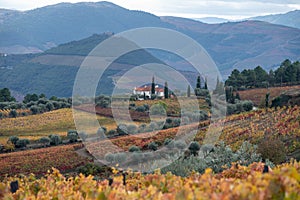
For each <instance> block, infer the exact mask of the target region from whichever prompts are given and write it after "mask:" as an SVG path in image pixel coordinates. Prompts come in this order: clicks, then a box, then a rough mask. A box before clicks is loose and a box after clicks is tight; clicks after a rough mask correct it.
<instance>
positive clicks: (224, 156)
mask: <svg viewBox="0 0 300 200" xmlns="http://www.w3.org/2000/svg"><path fill="white" fill-rule="evenodd" d="M197 147H198V145H197ZM259 161H261V157H260V155H259V154H257V153H256V146H255V145H251V144H250V143H249V142H244V143H243V144H242V146H241V147H240V149H239V150H238V151H237V152H233V151H232V150H231V148H230V147H229V146H226V145H225V143H224V142H220V143H219V144H217V145H216V146H211V145H203V146H202V148H201V149H200V151H199V155H197V156H195V155H193V154H191V155H190V156H189V157H185V158H183V157H181V158H180V159H178V160H176V161H175V162H173V163H172V164H170V165H169V166H166V167H164V168H162V169H161V172H162V173H167V172H171V173H172V174H175V175H177V176H183V177H186V176H188V175H190V174H191V173H192V172H193V171H196V172H199V173H203V172H204V171H205V169H207V168H211V169H212V170H213V171H214V172H215V173H219V172H222V171H223V170H224V169H225V168H224V167H227V168H229V167H230V166H231V164H232V162H239V164H241V165H245V166H247V165H249V164H251V163H253V162H259ZM269 165H270V166H272V163H269Z"/></svg>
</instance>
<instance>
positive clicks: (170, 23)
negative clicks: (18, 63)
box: [0, 2, 300, 75]
mask: <svg viewBox="0 0 300 200" xmlns="http://www.w3.org/2000/svg"><path fill="white" fill-rule="evenodd" d="M7 12H9V13H10V14H7V15H5V20H3V22H2V23H1V24H0V37H1V38H5V40H1V41H0V51H2V52H8V53H14V54H15V53H18V52H19V53H24V52H30V51H31V52H39V51H44V50H47V49H49V48H51V47H54V46H57V45H59V44H62V43H66V42H69V41H73V40H80V39H83V38H86V37H89V36H91V35H93V34H95V33H98V34H99V33H103V32H113V33H118V32H121V31H125V30H128V29H133V28H139V27H145V26H146V27H163V28H171V29H173V30H177V31H180V32H183V33H186V34H187V35H189V36H191V37H192V38H194V39H195V40H196V41H197V42H199V43H200V44H201V45H203V46H204V48H206V49H207V51H208V53H209V54H210V55H211V56H212V57H213V58H214V60H215V61H216V63H217V65H218V67H219V68H220V70H221V71H225V72H227V69H228V68H234V67H250V66H254V67H255V66H256V65H262V66H265V67H272V66H276V65H278V64H280V62H281V61H282V60H284V59H286V58H289V59H291V60H298V59H299V56H300V53H299V48H298V47H299V43H300V36H299V35H300V30H298V29H293V28H290V27H283V26H279V25H273V24H269V23H264V22H258V21H251V22H248V21H243V22H230V23H223V24H204V23H201V22H199V21H194V20H189V19H184V18H174V17H158V16H155V15H153V14H150V13H146V12H142V11H133V10H127V9H125V8H122V7H120V6H117V5H115V4H112V3H109V2H97V3H86V2H84V3H75V4H71V3H61V4H56V5H52V6H46V7H42V8H38V9H34V10H29V11H25V12H18V11H7V10H5V11H2V12H1V11H0V13H7ZM0 19H1V17H0ZM96 19H97V20H96ZM290 19H291V20H292V21H293V20H294V21H295V20H296V19H297V18H295V16H290ZM165 57H166V56H164V57H162V59H165ZM184 67H185V66H183V68H184ZM225 75H227V74H225Z"/></svg>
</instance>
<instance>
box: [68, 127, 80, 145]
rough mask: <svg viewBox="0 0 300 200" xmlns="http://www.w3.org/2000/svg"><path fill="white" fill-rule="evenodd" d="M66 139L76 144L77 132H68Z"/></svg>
mask: <svg viewBox="0 0 300 200" xmlns="http://www.w3.org/2000/svg"><path fill="white" fill-rule="evenodd" d="M67 138H68V139H69V142H70V143H73V142H77V140H78V133H77V131H76V130H68V133H67Z"/></svg>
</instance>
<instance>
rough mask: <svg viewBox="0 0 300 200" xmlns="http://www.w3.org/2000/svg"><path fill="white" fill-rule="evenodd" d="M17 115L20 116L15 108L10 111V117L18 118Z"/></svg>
mask: <svg viewBox="0 0 300 200" xmlns="http://www.w3.org/2000/svg"><path fill="white" fill-rule="evenodd" d="M17 116H18V113H17V111H16V110H15V109H12V110H11V111H9V117H14V118H16V117H17Z"/></svg>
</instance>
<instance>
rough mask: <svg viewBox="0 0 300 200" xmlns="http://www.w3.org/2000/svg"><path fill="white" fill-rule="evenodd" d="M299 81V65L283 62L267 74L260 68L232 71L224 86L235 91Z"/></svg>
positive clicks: (297, 62) (287, 61)
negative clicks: (230, 87)
mask: <svg viewBox="0 0 300 200" xmlns="http://www.w3.org/2000/svg"><path fill="white" fill-rule="evenodd" d="M299 81H300V63H299V61H296V62H294V63H292V62H291V61H290V60H288V59H287V60H285V61H283V62H282V63H281V65H280V67H279V68H277V69H276V70H275V71H273V70H270V72H269V73H267V72H266V71H265V70H264V69H263V68H262V67H260V66H257V67H256V68H255V69H253V70H252V69H248V70H246V69H245V70H243V71H242V72H239V71H238V70H237V69H235V70H233V71H232V73H231V75H230V76H229V77H228V79H227V81H226V82H225V84H226V86H232V87H234V88H236V89H240V88H266V87H269V85H271V86H275V85H282V84H284V83H299Z"/></svg>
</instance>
